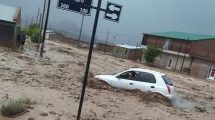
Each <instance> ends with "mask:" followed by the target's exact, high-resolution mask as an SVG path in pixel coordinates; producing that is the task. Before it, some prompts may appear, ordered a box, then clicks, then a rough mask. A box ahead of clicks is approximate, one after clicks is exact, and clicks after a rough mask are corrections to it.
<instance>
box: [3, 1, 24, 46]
mask: <svg viewBox="0 0 215 120" xmlns="http://www.w3.org/2000/svg"><path fill="white" fill-rule="evenodd" d="M0 11H1V12H0V46H3V47H8V48H12V49H16V48H17V47H18V40H17V37H18V34H19V32H20V26H21V24H20V23H21V9H20V8H19V7H12V6H8V5H3V4H0Z"/></svg>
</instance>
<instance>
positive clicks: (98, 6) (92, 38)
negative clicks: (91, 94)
mask: <svg viewBox="0 0 215 120" xmlns="http://www.w3.org/2000/svg"><path fill="white" fill-rule="evenodd" d="M101 3H102V0H98V5H97V8H96V9H97V10H96V16H95V21H94V26H93V32H92V37H91V43H90V49H89V54H88V59H87V65H86V70H85V75H84V81H83V87H82V92H81V99H80V103H79V108H78V115H77V120H80V118H81V110H82V106H83V101H84V95H85V90H86V85H87V78H88V73H89V68H90V62H91V57H92V51H93V45H94V41H95V35H96V29H97V25H98V20H99V14H100V9H101Z"/></svg>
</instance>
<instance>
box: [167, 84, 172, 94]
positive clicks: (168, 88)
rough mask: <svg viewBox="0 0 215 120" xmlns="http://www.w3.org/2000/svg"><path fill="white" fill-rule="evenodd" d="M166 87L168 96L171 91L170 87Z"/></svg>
mask: <svg viewBox="0 0 215 120" xmlns="http://www.w3.org/2000/svg"><path fill="white" fill-rule="evenodd" d="M166 87H167V90H168V92H169V94H170V93H171V89H170V87H169V86H168V85H167V86H166Z"/></svg>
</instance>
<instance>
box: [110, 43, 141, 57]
mask: <svg viewBox="0 0 215 120" xmlns="http://www.w3.org/2000/svg"><path fill="white" fill-rule="evenodd" d="M142 54H143V48H142V47H136V46H130V45H115V46H114V50H113V55H114V56H116V57H120V58H125V59H130V60H139V61H142Z"/></svg>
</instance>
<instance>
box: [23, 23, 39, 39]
mask: <svg viewBox="0 0 215 120" xmlns="http://www.w3.org/2000/svg"><path fill="white" fill-rule="evenodd" d="M25 32H26V34H27V35H28V36H29V37H30V38H31V41H32V42H33V43H38V41H39V37H40V27H39V26H38V25H36V24H32V25H29V26H28V28H27V29H25Z"/></svg>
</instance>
